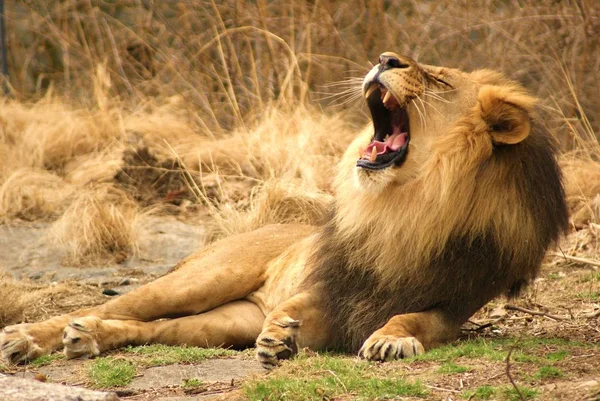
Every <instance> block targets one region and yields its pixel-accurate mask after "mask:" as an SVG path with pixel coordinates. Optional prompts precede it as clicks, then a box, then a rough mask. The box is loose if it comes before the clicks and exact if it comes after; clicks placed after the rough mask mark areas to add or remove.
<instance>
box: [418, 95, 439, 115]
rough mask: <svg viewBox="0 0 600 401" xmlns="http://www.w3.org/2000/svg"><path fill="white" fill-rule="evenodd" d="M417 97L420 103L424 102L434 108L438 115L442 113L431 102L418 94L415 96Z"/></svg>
mask: <svg viewBox="0 0 600 401" xmlns="http://www.w3.org/2000/svg"><path fill="white" fill-rule="evenodd" d="M417 99H419V100H420V101H421V104H423V103H425V104H426V105H428V106H429V107H431V108H432V109H434V110H435V111H437V113H438V114H439V115H442V113H441V112H440V111H439V110H438V109H437V108H436V107H435V106H434V105H433V104H431V103H429V102H428V101H426V100H425V99H421V98H420V97H419V96H417Z"/></svg>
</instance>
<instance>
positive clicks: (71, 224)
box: [49, 185, 140, 264]
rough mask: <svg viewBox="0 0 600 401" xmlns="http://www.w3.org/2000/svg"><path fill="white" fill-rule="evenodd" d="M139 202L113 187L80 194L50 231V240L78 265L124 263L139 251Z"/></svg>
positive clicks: (94, 188)
mask: <svg viewBox="0 0 600 401" xmlns="http://www.w3.org/2000/svg"><path fill="white" fill-rule="evenodd" d="M139 216H140V213H139V209H138V207H137V205H136V204H135V202H134V201H133V200H132V199H131V198H130V197H129V196H128V195H127V194H125V193H124V192H123V191H121V190H119V189H117V188H115V187H114V186H111V185H101V186H97V187H92V188H89V189H85V190H82V191H80V192H79V193H78V194H77V195H76V197H75V199H74V200H73V202H72V203H71V204H70V205H69V207H68V208H67V209H66V210H65V212H64V214H63V215H62V216H61V217H60V218H59V219H58V220H56V221H55V222H54V223H53V224H52V227H51V228H50V233H49V239H50V240H51V242H53V243H54V244H55V245H58V246H59V247H61V248H63V249H64V250H65V252H66V254H67V256H66V257H67V260H68V261H69V262H71V263H75V264H84V263H100V262H102V261H106V260H107V259H116V262H122V261H123V260H125V259H126V258H127V257H128V256H130V255H132V254H134V253H135V252H136V249H137V245H136V244H137V239H138V234H139V233H138V232H137V231H136V222H137V219H138V217H139Z"/></svg>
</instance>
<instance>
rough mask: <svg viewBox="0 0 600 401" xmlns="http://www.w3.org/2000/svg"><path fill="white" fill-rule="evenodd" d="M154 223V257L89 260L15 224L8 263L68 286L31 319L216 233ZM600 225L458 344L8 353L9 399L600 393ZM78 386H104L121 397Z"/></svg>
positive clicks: (109, 287)
mask: <svg viewBox="0 0 600 401" xmlns="http://www.w3.org/2000/svg"><path fill="white" fill-rule="evenodd" d="M154 227H155V232H154V233H153V235H150V236H148V240H147V243H144V244H142V246H141V248H143V249H142V251H141V252H140V253H139V255H143V257H142V256H138V257H135V258H132V259H131V260H126V261H123V262H122V263H120V264H114V265H108V266H103V267H80V266H64V265H63V262H64V261H65V259H64V255H61V254H60V252H58V251H57V250H56V249H54V248H52V247H50V246H48V245H47V244H46V242H45V241H44V235H45V232H46V230H47V226H46V225H44V224H38V223H36V224H25V223H23V224H15V225H10V226H9V225H3V226H0V249H2V260H1V261H0V266H1V267H2V270H3V271H5V272H9V273H10V274H12V275H13V276H14V277H16V278H18V279H20V280H23V282H24V283H25V282H26V283H27V285H28V286H29V287H27V288H39V289H44V290H46V289H52V288H55V289H56V290H55V291H50V290H48V291H47V292H45V293H44V294H46V295H45V296H43V297H40V298H38V299H35V301H32V303H31V304H30V305H28V306H27V307H26V308H25V313H24V318H25V319H26V320H28V321H35V320H38V319H43V318H46V317H48V316H51V315H54V314H57V313H62V312H66V311H70V310H73V309H76V308H79V307H82V306H89V305H94V304H98V303H101V302H103V301H105V300H107V299H109V298H110V296H118V295H114V294H122V293H125V292H127V291H129V290H131V289H132V288H135V287H136V286H139V285H142V284H143V283H145V282H148V281H150V280H152V279H153V278H155V277H156V276H158V275H161V274H164V273H165V272H166V271H168V270H169V269H170V268H171V267H173V266H174V264H175V263H176V262H177V261H179V260H180V259H181V258H182V257H184V256H186V255H187V254H189V253H191V252H192V251H194V250H195V249H197V248H198V247H199V246H201V244H202V243H203V242H204V238H203V236H204V230H203V229H202V227H201V226H195V225H191V224H188V223H185V222H182V221H179V220H176V219H172V218H160V219H158V218H157V221H156V224H155V226H154ZM597 228H598V227H596V226H594V225H592V226H589V227H586V228H584V229H582V230H579V231H574V232H572V233H571V235H570V236H569V238H568V239H566V240H565V241H563V243H562V244H561V248H560V249H559V250H557V251H555V252H553V253H552V254H551V255H549V256H548V258H547V260H546V263H545V264H544V267H543V270H542V272H541V275H540V277H539V279H538V280H537V281H536V282H535V284H534V285H533V286H532V287H531V288H530V289H529V290H528V291H527V292H526V293H525V294H524V295H523V296H522V297H520V298H519V299H517V300H513V301H507V300H504V299H499V300H496V301H494V302H493V303H491V304H489V305H488V306H486V307H485V308H484V309H483V310H482V311H480V312H479V313H478V314H477V315H476V316H474V317H473V318H472V320H471V322H470V323H469V324H467V325H465V327H464V330H463V338H462V339H461V340H460V341H458V342H457V343H456V344H453V345H450V346H447V347H443V348H441V349H439V350H436V351H433V352H430V353H428V354H426V355H424V356H423V357H418V358H416V359H413V360H409V361H400V362H394V363H386V364H375V363H366V362H363V361H360V360H358V359H357V358H354V357H351V356H342V355H334V354H327V353H325V354H315V353H312V352H310V351H307V350H306V351H303V352H302V353H301V355H300V357H299V358H297V359H296V360H294V361H291V362H286V363H285V364H284V365H283V366H282V367H281V368H280V369H277V370H275V371H274V372H271V373H266V372H265V371H263V370H262V369H261V368H260V366H259V365H258V364H257V363H256V362H255V361H254V359H253V355H252V350H247V351H241V352H235V351H230V350H200V349H195V348H186V347H163V346H147V347H130V348H127V349H123V350H118V351H115V352H111V353H109V354H108V355H106V356H102V357H99V358H96V359H93V360H70V361H66V360H64V359H63V357H62V354H54V355H52V356H49V357H43V358H40V359H38V360H35V361H33V362H32V363H30V364H28V365H24V366H16V367H15V366H1V365H0V394H6V395H5V397H6V398H4V399H7V400H12V399H26V398H9V396H10V394H12V396H16V395H15V393H14V391H15V389H19V391H20V392H19V393H18V394H20V395H19V396H21V397H25V396H26V395H27V394H30V393H31V392H33V393H34V394H38V395H39V397H41V398H39V399H75V398H73V397H80V398H79V399H81V400H88V399H89V400H95V399H107V400H108V399H118V398H120V399H123V400H163V401H166V400H170V401H174V400H213V399H252V400H260V399H290V400H296V399H297V400H303V399H318V400H334V399H337V400H346V399H348V400H350V399H363V400H369V399H424V400H440V399H443V400H484V399H491V400H496V399H497V400H522V399H539V400H584V399H586V400H598V399H600V268H599V266H600V263H599V262H598V257H597V253H596V250H597V249H600V248H599V247H598V246H597V245H598V244H597V238H598V232H599V231H598V230H597ZM106 294H113V295H106ZM24 380H25V381H24ZM35 383H38V384H39V385H40V386H42V385H46V384H47V383H54V384H66V385H67V386H68V388H67V390H66V392H63V393H61V394H63V395H62V397H67V398H57V397H59V396H58V395H53V396H52V397H51V396H50V395H51V394H58V393H60V391H63V390H65V389H64V388H62V390H60V391H58V390H56V388H55V387H49V388H45V387H44V388H45V389H43V388H42V387H38V384H35ZM68 389H92V390H95V391H98V390H101V391H103V392H110V393H114V394H113V395H112V396H110V397H116V398H93V397H109V396H107V395H106V394H104V395H100V396H99V395H98V393H86V394H87V395H85V394H84V395H81V394H83V393H81V394H76V392H77V391H79V390H72V391H71V390H68ZM517 389H518V391H517ZM11 391H12V393H11ZM28 391H29V393H28ZM55 391H58V393H55ZM3 392H4V393H3ZM44 396H47V397H46V398H43V397H44ZM48 397H50V398H48ZM68 397H72V398H68ZM86 397H90V398H86ZM0 398H1V397H0Z"/></svg>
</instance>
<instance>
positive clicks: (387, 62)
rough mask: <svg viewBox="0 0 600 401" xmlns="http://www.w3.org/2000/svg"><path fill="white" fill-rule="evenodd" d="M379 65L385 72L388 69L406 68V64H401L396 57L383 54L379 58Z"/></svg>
mask: <svg viewBox="0 0 600 401" xmlns="http://www.w3.org/2000/svg"><path fill="white" fill-rule="evenodd" d="M379 65H381V66H382V67H383V69H385V70H387V69H390V68H408V64H405V63H403V62H401V61H400V59H399V58H398V57H394V56H390V55H389V54H385V53H384V54H382V55H381V56H379Z"/></svg>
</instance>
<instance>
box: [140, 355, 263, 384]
mask: <svg viewBox="0 0 600 401" xmlns="http://www.w3.org/2000/svg"><path fill="white" fill-rule="evenodd" d="M264 372H265V370H264V369H263V368H262V367H261V366H260V365H259V364H258V362H256V361H247V360H242V359H212V360H207V361H204V362H201V363H199V364H196V365H168V366H159V367H155V368H150V369H147V370H146V371H144V374H143V376H141V377H137V378H135V379H134V380H133V381H132V382H131V384H129V386H128V387H129V388H132V389H135V390H149V389H152V388H160V387H167V386H180V385H181V384H182V383H183V381H184V380H186V379H198V380H201V381H208V382H231V380H232V379H234V380H236V379H243V378H245V377H247V376H248V375H250V374H253V373H264Z"/></svg>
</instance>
